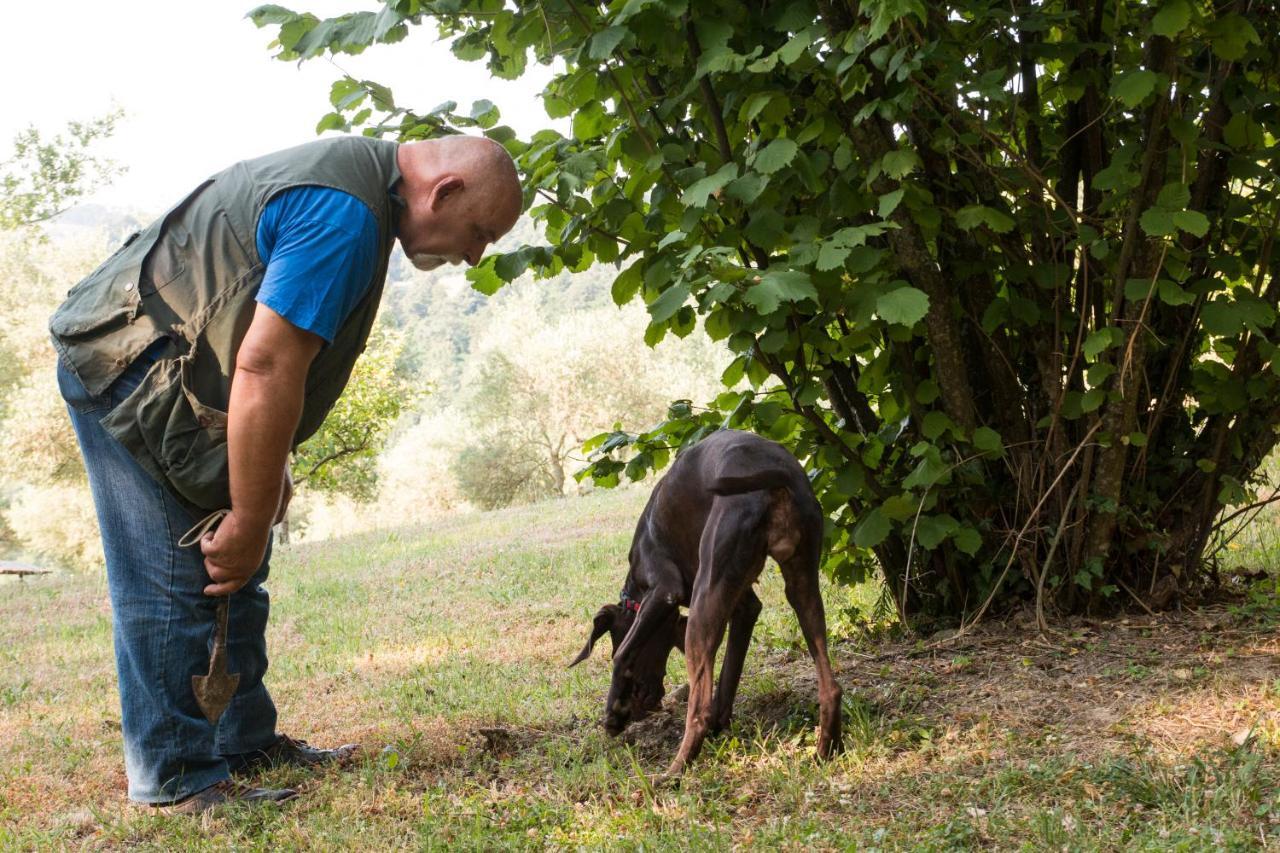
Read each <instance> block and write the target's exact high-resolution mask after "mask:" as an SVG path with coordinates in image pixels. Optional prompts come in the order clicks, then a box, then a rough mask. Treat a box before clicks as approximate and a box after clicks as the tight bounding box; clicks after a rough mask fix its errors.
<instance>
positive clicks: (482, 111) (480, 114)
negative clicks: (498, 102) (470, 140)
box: [471, 98, 502, 128]
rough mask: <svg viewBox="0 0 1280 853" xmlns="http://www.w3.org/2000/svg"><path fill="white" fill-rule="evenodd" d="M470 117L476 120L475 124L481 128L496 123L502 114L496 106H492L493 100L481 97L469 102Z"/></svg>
mask: <svg viewBox="0 0 1280 853" xmlns="http://www.w3.org/2000/svg"><path fill="white" fill-rule="evenodd" d="M471 118H473V119H475V120H476V124H478V125H480V127H482V128H490V127H493V126H494V125H495V124H497V123H498V119H500V118H502V114H501V113H500V112H499V111H498V108H497V107H496V106H494V103H493V101H490V100H486V99H484V98H481V99H480V100H478V101H475V102H473V103H472V104H471Z"/></svg>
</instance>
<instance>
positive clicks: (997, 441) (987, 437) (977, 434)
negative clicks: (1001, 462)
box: [973, 427, 1004, 456]
mask: <svg viewBox="0 0 1280 853" xmlns="http://www.w3.org/2000/svg"><path fill="white" fill-rule="evenodd" d="M973 446H974V447H976V448H977V449H979V450H981V451H982V452H983V453H991V454H994V455H996V456H1000V455H1002V454H1003V453H1004V441H1003V440H1002V439H1001V438H1000V433H998V432H996V431H995V430H993V429H992V428H991V427H978V428H977V429H975V430H974V431H973Z"/></svg>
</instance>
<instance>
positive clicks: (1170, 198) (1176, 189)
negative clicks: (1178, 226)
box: [1156, 182, 1191, 210]
mask: <svg viewBox="0 0 1280 853" xmlns="http://www.w3.org/2000/svg"><path fill="white" fill-rule="evenodd" d="M1190 203H1191V190H1190V188H1188V187H1187V185H1186V184H1184V183H1180V182H1177V183H1172V184H1165V185H1164V186H1163V187H1161V189H1160V195H1158V196H1156V205H1157V206H1158V207H1167V208H1171V209H1174V210H1181V209H1182V208H1184V207H1186V206H1187V205H1188V204H1190Z"/></svg>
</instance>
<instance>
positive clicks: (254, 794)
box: [152, 779, 298, 815]
mask: <svg viewBox="0 0 1280 853" xmlns="http://www.w3.org/2000/svg"><path fill="white" fill-rule="evenodd" d="M296 796H298V792H297V791H295V790H293V789H292V788H278V789H271V788H251V787H249V786H248V785H242V784H240V783H239V782H235V781H232V780H231V779H223V780H222V781H221V782H215V783H213V784H212V785H210V786H209V787H208V788H205V789H204V790H203V791H196V792H195V793H194V794H192V795H191V796H189V797H183V798H182V799H181V800H174V801H173V802H172V803H155V804H154V805H153V806H152V807H153V808H154V809H155V810H156V811H157V812H159V813H160V814H166V815H177V814H203V813H204V812H207V811H209V809H212V808H215V807H217V806H222V805H226V804H227V803H248V804H249V805H254V806H261V805H268V804H275V803H283V802H287V801H289V800H292V799H293V798H294V797H296Z"/></svg>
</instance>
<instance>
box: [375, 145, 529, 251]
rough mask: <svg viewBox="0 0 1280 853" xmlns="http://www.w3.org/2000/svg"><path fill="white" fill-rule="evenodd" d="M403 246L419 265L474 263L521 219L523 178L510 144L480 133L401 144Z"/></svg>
mask: <svg viewBox="0 0 1280 853" xmlns="http://www.w3.org/2000/svg"><path fill="white" fill-rule="evenodd" d="M397 159H398V164H399V166H400V174H401V181H400V194H401V196H402V197H403V198H404V200H405V204H406V210H405V211H404V213H403V214H402V215H401V217H400V228H399V234H398V236H399V238H400V245H401V247H402V248H403V249H404V252H405V254H406V255H408V256H409V259H410V260H411V261H412V262H413V264H414V266H416V267H418V268H420V269H433V268H435V267H437V266H439V265H440V264H442V263H461V262H462V261H466V262H467V263H468V264H471V265H473V266H474V265H475V264H477V263H479V262H480V256H481V255H482V254H483V253H484V250H485V247H486V246H488V245H489V244H491V243H493V242H494V241H495V240H497V239H498V238H499V237H501V236H502V235H503V234H505V233H507V232H508V231H510V230H511V227H512V226H513V225H515V223H516V220H517V219H518V218H519V217H520V208H521V203H522V202H521V199H522V194H521V189H520V178H519V176H518V175H517V174H516V166H515V163H513V162H512V160H511V155H509V154H508V153H507V151H506V149H505V148H503V147H502V146H501V145H499V144H498V143H496V142H494V141H493V140H491V139H486V138H484V137H479V136H444V137H441V138H439V139H427V140H423V141H421V142H408V143H405V144H403V145H401V146H400V149H399V152H398V154H397Z"/></svg>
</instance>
